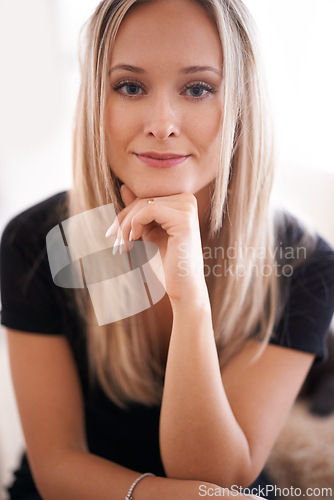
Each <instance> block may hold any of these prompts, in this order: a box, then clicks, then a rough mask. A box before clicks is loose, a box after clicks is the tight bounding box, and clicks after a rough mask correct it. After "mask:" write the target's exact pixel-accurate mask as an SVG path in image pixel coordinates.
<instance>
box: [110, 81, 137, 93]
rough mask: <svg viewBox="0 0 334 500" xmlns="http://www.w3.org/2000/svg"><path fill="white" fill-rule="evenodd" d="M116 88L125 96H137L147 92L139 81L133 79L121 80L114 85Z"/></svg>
mask: <svg viewBox="0 0 334 500" xmlns="http://www.w3.org/2000/svg"><path fill="white" fill-rule="evenodd" d="M114 90H115V91H116V92H118V93H119V94H121V95H122V96H124V97H136V96H138V95H142V94H144V93H145V91H144V90H143V89H142V87H141V86H140V85H139V84H138V83H136V82H131V81H130V82H129V81H122V82H119V83H118V84H116V85H114Z"/></svg>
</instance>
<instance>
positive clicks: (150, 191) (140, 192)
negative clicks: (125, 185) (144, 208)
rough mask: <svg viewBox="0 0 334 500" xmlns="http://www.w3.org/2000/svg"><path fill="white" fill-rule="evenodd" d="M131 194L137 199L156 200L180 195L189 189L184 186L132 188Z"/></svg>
mask: <svg viewBox="0 0 334 500" xmlns="http://www.w3.org/2000/svg"><path fill="white" fill-rule="evenodd" d="M133 192H134V193H135V195H136V196H137V197H138V198H157V197H160V196H171V195H174V194H180V193H184V192H190V190H189V188H188V189H187V188H186V187H185V186H180V185H179V186H166V185H159V186H153V185H146V186H134V187H133Z"/></svg>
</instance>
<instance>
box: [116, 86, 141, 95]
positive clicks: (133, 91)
mask: <svg viewBox="0 0 334 500" xmlns="http://www.w3.org/2000/svg"><path fill="white" fill-rule="evenodd" d="M121 88H122V89H123V88H124V89H126V93H127V94H129V95H138V94H140V91H141V90H142V89H141V88H140V87H139V86H138V85H136V84H135V83H127V84H126V85H123V87H121Z"/></svg>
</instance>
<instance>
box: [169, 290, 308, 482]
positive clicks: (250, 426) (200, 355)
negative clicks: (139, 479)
mask: <svg viewBox="0 0 334 500" xmlns="http://www.w3.org/2000/svg"><path fill="white" fill-rule="evenodd" d="M189 304H191V305H189ZM201 304H202V306H203V302H202V303H201ZM208 311H209V310H208V308H206V307H205V303H204V307H201V305H200V303H197V304H196V299H194V300H193V301H192V300H189V299H187V301H186V303H185V304H183V303H180V304H177V305H175V306H174V308H173V313H174V322H173V329H172V336H171V341H170V347H169V353H168V360H167V368H166V377H165V387H164V394H163V403H162V410H161V417H160V444H161V456H162V459H163V463H164V466H165V470H166V472H167V475H168V476H169V477H176V478H177V477H183V478H189V479H196V478H199V477H201V478H203V479H205V480H206V481H210V482H213V483H216V484H219V485H220V486H223V487H227V488H231V486H232V485H233V484H236V485H238V486H242V487H247V486H249V485H250V484H251V483H252V482H253V481H254V480H255V479H256V477H257V476H258V474H259V473H260V472H261V470H262V468H263V466H264V464H265V461H266V459H267V457H268V454H269V452H270V449H271V447H272V446H273V444H274V442H275V440H276V438H277V436H278V433H279V430H280V429H281V427H282V425H283V422H284V420H285V418H286V416H287V414H288V412H289V410H290V408H291V405H292V404H293V401H294V400H295V398H296V396H297V394H298V391H299V389H300V387H301V384H302V382H303V380H304V378H305V376H306V373H307V371H308V370H309V368H310V366H311V363H312V360H313V359H314V356H313V355H312V354H306V353H301V352H297V351H293V350H291V349H286V348H282V347H277V346H273V345H269V346H267V348H266V350H265V352H264V354H263V355H262V356H261V358H260V359H259V360H258V361H257V362H256V363H254V364H250V360H251V358H252V356H253V355H254V354H255V352H256V351H255V349H256V348H258V343H257V342H255V341H249V342H248V343H247V344H246V345H245V347H244V349H243V350H242V351H241V352H240V353H239V354H238V355H236V356H235V357H234V358H233V359H232V360H231V361H230V362H229V364H228V365H227V366H226V368H225V369H224V370H223V372H222V373H220V370H219V364H218V356H217V351H216V347H215V343H214V336H213V330H212V326H211V318H210V314H209V312H208Z"/></svg>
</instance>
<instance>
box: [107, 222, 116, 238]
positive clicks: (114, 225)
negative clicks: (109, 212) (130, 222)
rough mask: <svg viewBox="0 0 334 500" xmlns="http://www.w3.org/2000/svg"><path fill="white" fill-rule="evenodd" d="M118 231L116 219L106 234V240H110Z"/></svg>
mask: <svg viewBox="0 0 334 500" xmlns="http://www.w3.org/2000/svg"><path fill="white" fill-rule="evenodd" d="M117 229H118V220H117V219H115V220H114V222H113V223H112V224H111V226H110V227H109V229H108V231H107V232H106V238H108V236H111V235H112V234H116V231H117Z"/></svg>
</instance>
